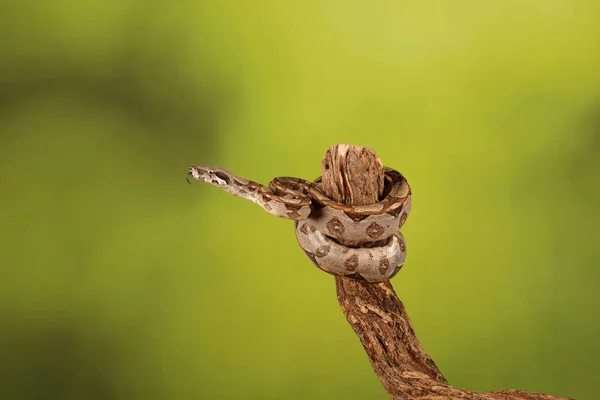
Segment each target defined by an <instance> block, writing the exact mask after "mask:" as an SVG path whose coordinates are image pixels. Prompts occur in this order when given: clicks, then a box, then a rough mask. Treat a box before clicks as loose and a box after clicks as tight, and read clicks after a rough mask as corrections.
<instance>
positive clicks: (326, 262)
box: [187, 165, 411, 282]
mask: <svg viewBox="0 0 600 400" xmlns="http://www.w3.org/2000/svg"><path fill="white" fill-rule="evenodd" d="M384 172H385V190H384V196H383V199H382V200H381V201H379V202H377V203H374V204H370V205H364V206H350V205H346V204H342V203H338V202H336V201H334V200H332V199H330V198H329V197H327V195H325V193H323V191H322V186H321V182H320V178H317V179H316V180H315V181H314V182H310V181H307V180H304V179H300V178H292V177H277V178H274V179H273V180H271V182H270V183H269V185H268V186H264V185H261V184H260V183H257V182H253V181H250V180H247V179H243V178H240V177H239V176H236V175H234V174H232V173H231V172H229V171H228V170H226V169H223V168H219V167H211V166H206V165H195V166H192V167H190V170H189V172H188V175H187V180H188V183H189V182H190V181H189V178H190V177H193V178H195V179H197V180H199V181H202V182H206V183H209V184H211V185H213V186H216V187H218V188H220V189H222V190H224V191H226V192H228V193H230V194H232V195H234V196H237V197H241V198H243V199H246V200H250V201H252V202H254V203H256V204H258V205H259V206H260V207H262V208H263V209H264V210H265V211H267V212H269V213H270V214H273V215H276V216H278V217H281V218H286V219H291V220H294V221H296V222H295V223H296V238H297V239H298V243H299V245H300V247H301V248H302V250H304V253H305V254H306V255H307V257H308V258H309V259H310V260H311V261H312V262H313V264H315V265H316V266H317V267H318V268H320V269H322V270H323V271H325V272H328V273H330V274H333V275H343V276H348V277H352V278H354V279H358V280H363V281H367V282H382V281H385V280H387V279H390V278H392V277H393V276H394V275H396V274H397V273H398V271H399V270H400V269H401V268H402V265H403V264H404V260H405V259H406V243H405V241H404V237H403V236H402V234H401V233H400V227H402V225H403V224H404V222H405V221H406V218H407V217H408V214H409V212H410V208H411V191H410V186H409V185H408V182H407V181H406V179H405V178H404V177H403V176H402V174H400V173H399V172H398V171H396V170H393V169H391V168H388V167H385V169H384ZM342 243H346V244H347V243H356V244H357V245H356V246H354V245H352V246H351V245H344V244H342Z"/></svg>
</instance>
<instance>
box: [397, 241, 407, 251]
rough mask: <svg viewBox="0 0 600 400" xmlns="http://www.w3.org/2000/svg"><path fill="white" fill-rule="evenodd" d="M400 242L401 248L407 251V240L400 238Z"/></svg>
mask: <svg viewBox="0 0 600 400" xmlns="http://www.w3.org/2000/svg"><path fill="white" fill-rule="evenodd" d="M398 242H399V243H398V244H399V245H400V250H401V251H402V252H405V251H406V242H405V241H404V240H398Z"/></svg>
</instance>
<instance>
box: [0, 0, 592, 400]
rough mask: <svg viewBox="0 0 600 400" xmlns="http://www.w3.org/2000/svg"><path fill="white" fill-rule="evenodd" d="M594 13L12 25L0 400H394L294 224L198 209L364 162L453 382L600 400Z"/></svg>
mask: <svg viewBox="0 0 600 400" xmlns="http://www.w3.org/2000/svg"><path fill="white" fill-rule="evenodd" d="M599 20H600V6H599V3H598V2H597V1H595V0H589V1H583V0H570V1H553V2H549V1H542V0H539V1H533V0H530V1H516V0H515V1H513V0H509V1H503V2H482V1H475V0H462V1H453V2H440V1H425V2H417V1H414V2H396V1H377V2H360V1H312V0H309V1H303V2H282V1H264V2H255V1H249V0H246V1H243V0H239V1H221V2H216V1H215V2H208V1H206V2H202V1H179V2H172V3H171V2H142V1H133V0H120V1H116V0H88V1H85V2H74V1H67V0H56V1H13V0H4V1H2V2H1V3H0V34H1V37H2V41H1V42H0V243H1V247H0V248H1V251H0V397H1V398H2V399H67V400H70V399H90V400H95V399H128V400H132V399H145V400H147V399H176V400H179V399H386V398H387V395H386V393H385V392H384V390H383V389H382V387H381V386H380V384H379V382H378V380H377V378H376V376H375V375H374V373H373V372H372V370H371V367H370V364H369V362H368V360H367V357H366V355H365V354H364V351H363V350H362V347H361V345H360V343H359V342H358V340H357V338H356V337H355V335H354V333H353V332H352V330H351V329H350V327H349V326H348V324H347V323H346V321H345V319H344V317H343V315H342V313H341V311H340V310H339V307H338V305H337V301H336V297H335V287H334V280H333V278H332V277H330V276H327V275H325V274H323V273H322V272H320V271H319V270H317V269H316V268H314V267H313V266H312V265H311V264H310V262H309V261H308V260H307V259H306V258H305V256H304V255H303V253H302V252H301V251H300V250H299V249H298V248H297V245H296V241H295V238H294V234H293V228H292V224H291V223H290V222H289V221H285V220H282V219H278V218H275V217H272V216H269V215H268V214H266V213H265V212H264V211H262V210H260V209H259V208H258V207H256V206H255V205H253V204H251V203H250V202H246V201H243V200H240V199H237V198H234V197H232V196H229V195H227V194H225V193H223V192H221V191H219V190H217V189H215V188H213V187H210V186H208V185H203V184H200V183H198V184H196V185H193V186H189V185H187V184H186V183H185V174H186V173H187V170H188V167H189V166H190V165H192V164H213V165H219V166H223V167H227V168H228V169H230V170H232V171H234V172H235V173H238V174H240V175H241V176H244V177H247V178H251V179H253V180H256V181H259V182H263V183H267V182H268V181H269V180H270V179H271V178H272V177H274V176H279V175H292V176H298V177H304V178H308V179H312V178H314V177H316V176H318V175H319V174H320V171H319V168H320V161H321V158H322V156H323V154H324V152H325V150H326V149H327V148H328V147H329V146H331V145H333V144H336V143H352V144H358V145H364V146H369V147H371V148H373V149H375V150H376V151H377V154H378V155H379V156H380V157H381V159H382V160H383V162H384V163H385V164H386V165H389V166H392V167H395V168H397V169H399V170H400V171H402V172H403V173H404V174H405V175H406V176H407V177H408V179H409V182H410V183H411V186H412V188H413V196H414V197H413V203H414V207H413V211H412V214H411V216H410V218H409V219H408V222H407V224H406V226H405V228H403V233H404V235H405V236H406V238H407V243H408V249H409V250H408V251H409V254H408V259H407V263H406V265H405V267H404V269H403V271H402V272H401V273H400V274H399V275H398V276H397V277H396V278H394V281H393V283H394V286H395V288H396V290H397V291H398V293H399V295H400V297H401V299H402V300H403V301H404V302H405V305H406V307H407V309H408V312H409V315H410V317H411V319H412V321H413V323H414V325H415V329H416V331H417V333H418V335H419V338H420V340H421V342H422V344H423V346H424V347H425V348H426V349H427V351H428V352H429V353H430V354H431V355H432V357H433V358H434V360H435V361H436V363H437V364H438V366H439V367H440V368H441V369H442V371H443V372H444V373H445V375H446V377H447V378H448V379H449V381H450V382H451V383H452V384H453V385H454V386H457V387H464V388H469V389H471V390H480V391H484V390H496V389H509V388H518V389H525V390H532V391H540V392H546V393H551V394H553V395H561V396H570V397H577V398H581V399H594V398H597V396H598V393H597V392H595V389H596V388H597V386H596V385H595V384H596V382H597V373H598V370H599V368H600V339H599V335H600V321H599V312H598V307H599V305H600V294H599V292H598V290H599V289H600V287H599V285H598V280H599V278H600V270H599V268H598V267H599V266H600V247H599V243H598V238H599V237H600V235H599V233H598V226H600V211H599V209H600V207H599V206H600V96H599V95H600V24H599V23H598V21H599Z"/></svg>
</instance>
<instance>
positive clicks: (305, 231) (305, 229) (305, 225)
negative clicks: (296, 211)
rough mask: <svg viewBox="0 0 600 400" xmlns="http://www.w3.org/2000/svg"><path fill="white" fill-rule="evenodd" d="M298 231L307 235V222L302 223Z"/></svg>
mask: <svg viewBox="0 0 600 400" xmlns="http://www.w3.org/2000/svg"><path fill="white" fill-rule="evenodd" d="M300 232H302V233H304V234H305V235H308V224H302V226H301V227H300Z"/></svg>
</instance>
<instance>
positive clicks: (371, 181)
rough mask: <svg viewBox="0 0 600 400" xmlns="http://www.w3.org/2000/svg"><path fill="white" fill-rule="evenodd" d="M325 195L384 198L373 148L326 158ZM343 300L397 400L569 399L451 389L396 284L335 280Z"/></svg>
mask: <svg viewBox="0 0 600 400" xmlns="http://www.w3.org/2000/svg"><path fill="white" fill-rule="evenodd" d="M322 177H323V178H322V179H323V190H324V192H325V193H326V194H327V195H328V196H329V197H331V198H332V199H334V200H336V201H338V202H342V203H345V204H351V205H366V204H372V203H375V202H376V201H377V199H378V197H379V196H380V195H381V194H382V193H383V189H384V175H383V165H382V163H381V161H380V160H379V159H378V158H377V156H376V155H375V152H374V151H373V150H371V149H369V148H365V147H360V146H351V145H346V144H340V145H336V146H333V147H331V148H330V149H328V150H327V152H326V153H325V157H324V158H323V163H322ZM335 280H336V288H337V297H338V301H339V303H340V306H341V308H342V311H343V312H344V314H345V315H346V319H347V320H348V322H349V323H350V325H351V326H352V329H354V332H355V333H356V335H357V336H358V338H359V339H360V341H361V343H362V345H363V347H364V348H365V351H366V352H367V355H368V357H369V360H370V362H371V365H372V366H373V369H374V370H375V373H376V374H377V376H378V377H379V380H380V381H381V383H382V384H383V386H384V387H385V389H386V390H387V392H388V393H389V394H390V396H391V397H392V398H393V399H429V400H442V399H474V400H492V399H494V400H505V399H530V400H535V399H546V400H550V399H566V398H564V397H552V396H548V395H544V394H539V393H531V392H524V391H518V390H503V391H495V392H485V393H481V392H470V391H468V390H463V389H457V388H454V387H452V386H450V385H448V383H447V381H446V378H444V375H443V374H442V373H441V371H440V370H439V369H438V367H437V366H436V365H435V362H434V361H433V360H432V358H431V357H430V356H429V355H428V354H427V353H426V352H425V350H423V348H422V347H421V344H420V343H419V340H418V338H417V335H416V334H415V331H414V329H413V327H412V325H411V322H410V319H409V318H408V315H407V314H406V310H405V309H404V306H403V304H402V302H401V301H400V299H398V296H397V295H396V292H395V291H394V288H393V287H392V285H391V284H390V282H389V281H388V282H383V283H377V284H372V283H367V282H361V281H357V280H354V279H351V278H345V277H338V276H336V277H335Z"/></svg>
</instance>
